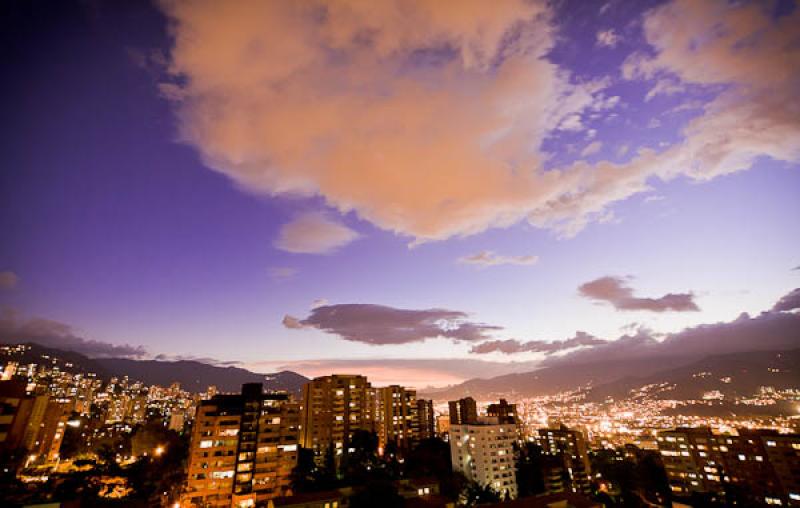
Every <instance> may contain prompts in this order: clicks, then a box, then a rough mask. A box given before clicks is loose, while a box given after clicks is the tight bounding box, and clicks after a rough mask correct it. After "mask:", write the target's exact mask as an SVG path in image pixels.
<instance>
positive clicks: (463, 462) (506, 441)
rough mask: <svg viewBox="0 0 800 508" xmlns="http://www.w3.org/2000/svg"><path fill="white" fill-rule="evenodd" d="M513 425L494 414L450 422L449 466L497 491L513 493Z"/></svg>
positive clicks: (514, 439) (512, 494)
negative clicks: (451, 465) (465, 420)
mask: <svg viewBox="0 0 800 508" xmlns="http://www.w3.org/2000/svg"><path fill="white" fill-rule="evenodd" d="M516 439H517V427H516V425H515V424H511V423H499V422H498V419H497V418H489V417H480V418H477V419H476V420H475V421H474V422H473V423H464V424H461V423H459V424H453V423H452V420H451V423H450V456H451V460H452V462H453V469H454V470H456V471H461V472H462V473H464V475H465V476H466V477H467V479H469V480H472V481H475V482H477V483H479V484H481V485H489V486H490V487H492V488H493V489H494V490H496V491H497V492H499V493H501V494H507V495H508V496H510V497H511V498H516V497H517V480H516V464H515V461H514V441H516Z"/></svg>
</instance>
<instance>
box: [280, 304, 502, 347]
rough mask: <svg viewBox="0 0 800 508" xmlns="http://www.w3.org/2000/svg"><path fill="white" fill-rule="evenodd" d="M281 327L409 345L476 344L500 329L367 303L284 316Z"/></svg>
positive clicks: (463, 317)
mask: <svg viewBox="0 0 800 508" xmlns="http://www.w3.org/2000/svg"><path fill="white" fill-rule="evenodd" d="M283 325H284V326H285V327H286V328H289V329H295V330H296V329H302V328H316V329H318V330H322V331H324V332H327V333H330V334H333V335H338V336H339V337H341V338H343V339H345V340H350V341H354V342H361V343H364V344H370V345H387V344H408V343H411V342H422V341H424V340H426V339H434V338H447V339H452V340H457V341H478V340H486V339H489V338H491V333H492V332H494V331H498V330H501V329H502V327H499V326H492V325H488V324H485V323H477V322H473V321H470V320H469V315H468V314H467V313H465V312H461V311H454V310H446V309H427V310H411V309H396V308H393V307H387V306H385V305H374V304H366V303H348V304H336V305H322V306H317V307H314V308H313V309H311V313H310V314H309V316H308V317H307V318H305V319H298V318H296V317H293V316H289V315H287V316H285V317H284V318H283Z"/></svg>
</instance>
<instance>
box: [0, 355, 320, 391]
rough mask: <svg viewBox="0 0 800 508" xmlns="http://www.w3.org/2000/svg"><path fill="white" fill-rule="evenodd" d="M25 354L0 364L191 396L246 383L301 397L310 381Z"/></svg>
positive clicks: (197, 365)
mask: <svg viewBox="0 0 800 508" xmlns="http://www.w3.org/2000/svg"><path fill="white" fill-rule="evenodd" d="M26 346H28V347H27V348H26V350H25V351H23V352H13V353H9V352H8V351H6V350H0V364H2V365H4V364H5V363H6V362H7V361H16V362H19V363H22V364H28V363H38V364H45V363H47V364H50V365H53V366H58V368H59V369H61V370H62V371H65V372H76V373H77V372H82V373H88V372H94V373H95V374H97V375H98V377H99V378H100V379H104V380H107V379H109V378H111V377H113V376H117V377H122V376H128V378H130V379H134V380H137V381H141V382H143V383H144V384H146V385H151V384H157V385H161V386H169V385H170V384H172V383H174V382H178V383H180V384H181V386H182V387H183V388H184V389H185V390H188V391H191V392H204V391H206V389H207V388H208V386H210V385H214V386H216V387H217V388H218V389H219V390H220V391H223V392H238V391H239V390H240V389H241V386H242V384H244V383H259V382H260V383H263V384H264V389H266V390H286V391H288V392H291V393H294V394H299V393H300V392H301V391H302V388H303V384H305V383H306V382H307V381H308V379H307V378H305V377H303V376H301V375H300V374H297V373H295V372H291V371H283V372H276V373H273V374H259V373H256V372H252V371H249V370H246V369H242V368H239V367H218V366H216V365H210V364H207V363H202V362H197V361H188V360H182V361H174V362H173V361H156V360H131V359H127V358H89V357H87V356H84V355H82V354H80V353H76V352H73V351H63V350H60V349H54V348H47V347H44V346H40V345H38V344H26Z"/></svg>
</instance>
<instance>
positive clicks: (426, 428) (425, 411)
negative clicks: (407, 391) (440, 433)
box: [417, 399, 436, 440]
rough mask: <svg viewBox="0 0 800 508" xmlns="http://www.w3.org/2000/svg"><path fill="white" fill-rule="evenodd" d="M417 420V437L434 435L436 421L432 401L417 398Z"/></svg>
mask: <svg viewBox="0 0 800 508" xmlns="http://www.w3.org/2000/svg"><path fill="white" fill-rule="evenodd" d="M417 420H418V422H419V427H418V430H419V432H418V435H419V439H420V440H422V439H428V438H431V437H436V421H435V418H434V414H433V401H432V400H425V399H417Z"/></svg>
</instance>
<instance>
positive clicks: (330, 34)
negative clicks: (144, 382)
mask: <svg viewBox="0 0 800 508" xmlns="http://www.w3.org/2000/svg"><path fill="white" fill-rule="evenodd" d="M2 9H3V12H4V15H3V16H2V19H3V24H4V28H5V30H4V31H3V32H4V34H5V39H6V41H7V42H8V43H9V44H5V45H4V48H3V50H2V51H3V52H4V56H5V61H6V65H7V67H8V68H9V70H10V72H9V73H8V76H6V79H4V83H3V85H2V86H3V89H4V92H5V93H4V94H3V98H4V99H3V100H4V108H3V109H4V111H5V112H6V118H7V121H6V122H5V125H4V129H3V131H4V135H3V136H2V141H0V147H2V149H0V167H2V170H0V175H2V176H0V229H2V230H3V231H4V232H5V235H4V240H5V241H3V242H2V243H0V343H8V342H14V341H16V342H34V343H39V344H42V345H44V346H47V347H53V348H58V349H66V350H73V351H76V352H79V353H82V354H86V355H87V356H90V357H120V358H132V359H156V360H178V359H190V360H191V359H193V360H197V361H201V362H203V363H209V364H212V365H219V366H238V367H242V368H245V369H248V370H251V371H253V372H258V373H263V374H270V373H275V372H277V371H283V370H289V371H293V372H297V373H299V374H301V375H304V376H306V377H309V378H313V377H317V376H322V375H327V374H329V373H331V372H354V373H359V374H364V375H366V376H367V377H369V378H370V379H371V380H373V382H374V383H375V384H378V385H384V384H400V385H404V386H415V387H417V388H420V389H424V388H429V387H431V388H440V387H445V386H450V385H455V384H459V383H461V382H463V381H465V380H467V379H472V378H491V377H495V376H500V375H504V374H512V373H522V372H530V371H532V370H534V369H538V368H542V367H548V366H559V365H570V364H571V365H575V364H578V363H580V362H583V363H591V362H595V361H602V360H605V359H608V358H618V359H620V360H626V359H627V360H631V361H637V360H641V359H643V358H648V359H650V358H660V357H666V356H669V355H674V354H677V353H676V352H681V354H685V355H687V356H691V357H693V358H696V359H700V358H703V357H705V356H708V355H712V354H723V353H733V352H747V351H757V350H765V349H764V348H768V347H772V348H775V350H780V349H781V348H783V349H784V350H789V349H792V348H797V347H800V254H798V253H800V235H797V234H796V232H795V233H792V231H796V229H797V226H796V223H797V217H800V199H798V197H800V171H798V169H800V106H798V104H799V103H798V101H797V99H798V90H800V88H799V86H800V49H798V47H800V46H798V44H797V41H799V40H800V28H799V27H800V8H798V5H797V3H796V2H792V1H775V2H773V3H758V2H752V3H750V2H744V3H741V4H739V3H737V4H728V3H712V2H707V3H705V2H704V3H698V2H691V1H686V0H670V1H660V0H659V1H656V0H652V1H651V0H648V1H646V2H634V1H622V0H610V1H608V2H604V3H588V2H579V1H572V0H565V1H561V2H550V3H548V2H535V1H523V0H519V1H508V2H505V3H503V4H502V5H501V6H489V5H488V4H486V3H483V2H480V1H478V2H465V3H461V4H447V3H436V2H433V3H426V2H384V3H379V4H375V5H373V6H372V8H369V7H368V6H367V5H366V4H359V3H354V4H352V5H351V4H330V3H328V2H325V1H320V2H314V3H307V4H297V5H293V6H291V7H290V6H287V5H285V4H281V3H278V2H264V3H260V4H253V5H246V4H243V3H236V2H210V3H194V2H183V1H170V2H152V3H151V2H131V3H129V4H127V5H120V4H115V3H112V2H108V3H103V2H97V3H84V2H78V1H75V2H71V1H67V2H57V3H52V4H45V3H42V4H36V5H34V4H33V3H28V4H25V3H14V2H10V3H8V4H7V5H5V6H3V8H2ZM678 20H680V23H681V26H680V29H678V28H676V23H677V22H678Z"/></svg>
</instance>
